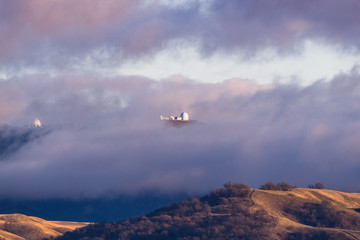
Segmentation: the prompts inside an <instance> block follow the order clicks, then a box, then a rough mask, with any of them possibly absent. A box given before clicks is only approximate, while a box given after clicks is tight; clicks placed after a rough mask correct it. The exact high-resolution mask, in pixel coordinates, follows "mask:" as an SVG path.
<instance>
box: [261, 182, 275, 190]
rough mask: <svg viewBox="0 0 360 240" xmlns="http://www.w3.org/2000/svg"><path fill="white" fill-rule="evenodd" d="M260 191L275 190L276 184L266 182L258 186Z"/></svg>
mask: <svg viewBox="0 0 360 240" xmlns="http://www.w3.org/2000/svg"><path fill="white" fill-rule="evenodd" d="M260 189H261V190H276V184H275V183H273V182H272V181H269V182H266V183H264V184H263V185H261V186H260Z"/></svg>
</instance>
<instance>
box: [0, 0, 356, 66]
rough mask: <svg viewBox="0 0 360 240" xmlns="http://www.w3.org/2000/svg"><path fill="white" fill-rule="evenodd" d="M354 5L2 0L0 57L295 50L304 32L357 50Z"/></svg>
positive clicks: (9, 61) (65, 59)
mask: <svg viewBox="0 0 360 240" xmlns="http://www.w3.org/2000/svg"><path fill="white" fill-rule="evenodd" d="M145 3H147V4H145ZM359 10H360V3H359V2H358V1H357V0H346V1H337V0H315V1H302V2H299V1H286V0H275V1H271V2H269V1H266V0H257V1H247V0H242V1H238V0H230V1H219V0H217V1H190V0H189V1H184V2H183V4H179V5H178V6H177V7H169V5H166V4H161V1H155V0H153V1H152V0H150V1H137V0H131V1H130V0H125V1H115V0H93V1H89V0H79V1H76V2H74V1H60V0H55V1H45V0H34V1H32V2H31V3H30V2H24V1H20V0H13V1H0V33H1V34H0V41H1V42H2V44H1V46H0V62H1V63H2V66H3V70H6V71H10V70H9V69H12V68H15V69H19V68H21V67H24V66H27V67H30V68H40V69H43V70H44V69H53V68H55V69H60V70H61V69H64V68H65V69H76V68H78V67H81V66H84V65H85V66H86V65H87V64H89V63H91V64H93V65H97V66H109V65H114V66H118V65H121V64H122V62H123V61H125V60H127V59H142V58H144V57H145V58H146V57H148V56H151V55H152V54H154V53H156V52H157V51H159V50H160V49H162V48H165V47H168V46H169V45H170V46H171V47H176V46H177V45H179V44H180V45H181V44H183V43H184V42H186V43H190V44H191V45H194V44H195V45H198V48H199V51H201V53H202V54H203V55H204V56H207V55H209V54H212V53H214V52H217V51H223V52H224V51H225V52H233V51H239V52H242V53H245V54H247V55H249V56H251V55H254V54H255V53H256V52H257V51H261V50H263V49H267V48H274V49H276V50H277V51H278V52H280V53H288V52H294V51H295V52H296V51H299V50H301V48H302V45H303V43H304V41H306V40H309V39H310V40H313V41H320V42H323V43H328V44H333V45H335V46H337V47H338V48H340V49H347V50H349V51H350V50H351V51H353V50H356V51H358V49H359V46H360V42H359V39H360V38H359V35H360V29H359V27H358V24H357V23H358V22H359V21H360V19H359V18H360V17H359V14H358V12H359Z"/></svg>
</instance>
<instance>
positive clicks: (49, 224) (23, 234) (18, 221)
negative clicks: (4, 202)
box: [0, 214, 87, 240]
mask: <svg viewBox="0 0 360 240" xmlns="http://www.w3.org/2000/svg"><path fill="white" fill-rule="evenodd" d="M86 225H87V223H78V222H61V221H46V220H44V219H41V218H37V217H29V216H25V215H22V214H0V239H1V240H24V239H26V240H38V239H43V238H50V237H57V236H60V235H62V234H64V233H65V232H67V231H73V230H75V229H76V228H80V227H84V226H86Z"/></svg>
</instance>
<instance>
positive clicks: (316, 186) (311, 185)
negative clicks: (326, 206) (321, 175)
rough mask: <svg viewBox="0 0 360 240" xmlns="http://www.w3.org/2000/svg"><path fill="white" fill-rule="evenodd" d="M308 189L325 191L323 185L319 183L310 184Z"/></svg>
mask: <svg viewBox="0 0 360 240" xmlns="http://www.w3.org/2000/svg"><path fill="white" fill-rule="evenodd" d="M308 187H309V188H313V189H325V185H324V184H323V183H321V182H318V183H315V184H310V185H309V186H308Z"/></svg>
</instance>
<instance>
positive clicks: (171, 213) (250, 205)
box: [57, 183, 360, 240]
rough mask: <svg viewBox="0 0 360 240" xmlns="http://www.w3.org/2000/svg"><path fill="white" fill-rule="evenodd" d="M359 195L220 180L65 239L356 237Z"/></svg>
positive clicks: (359, 222)
mask: <svg viewBox="0 0 360 240" xmlns="http://www.w3.org/2000/svg"><path fill="white" fill-rule="evenodd" d="M359 209H360V194H359V193H344V192H338V191H332V190H325V189H302V188H294V189H291V190H290V191H275V190H258V189H249V188H248V187H247V186H246V185H243V184H230V183H228V184H225V185H224V188H221V189H218V190H215V191H212V192H211V194H210V195H208V196H205V197H202V198H192V199H190V200H187V201H182V202H181V203H178V204H173V205H171V206H167V207H163V208H160V209H158V210H155V211H153V212H151V213H149V214H147V215H145V216H142V217H137V218H131V219H128V220H126V221H123V222H120V223H96V224H91V225H89V226H87V227H85V228H82V229H79V230H76V231H74V232H69V233H66V234H65V235H63V236H62V237H59V238H57V239H59V240H67V239H249V240H251V239H278V240H280V239H281V240H282V239H286V240H295V239H307V240H311V239H313V240H315V239H316V240H319V239H320V240H321V239H334V240H335V239H336V240H342V239H344V240H345V239H349V240H350V239H360V213H359Z"/></svg>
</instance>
